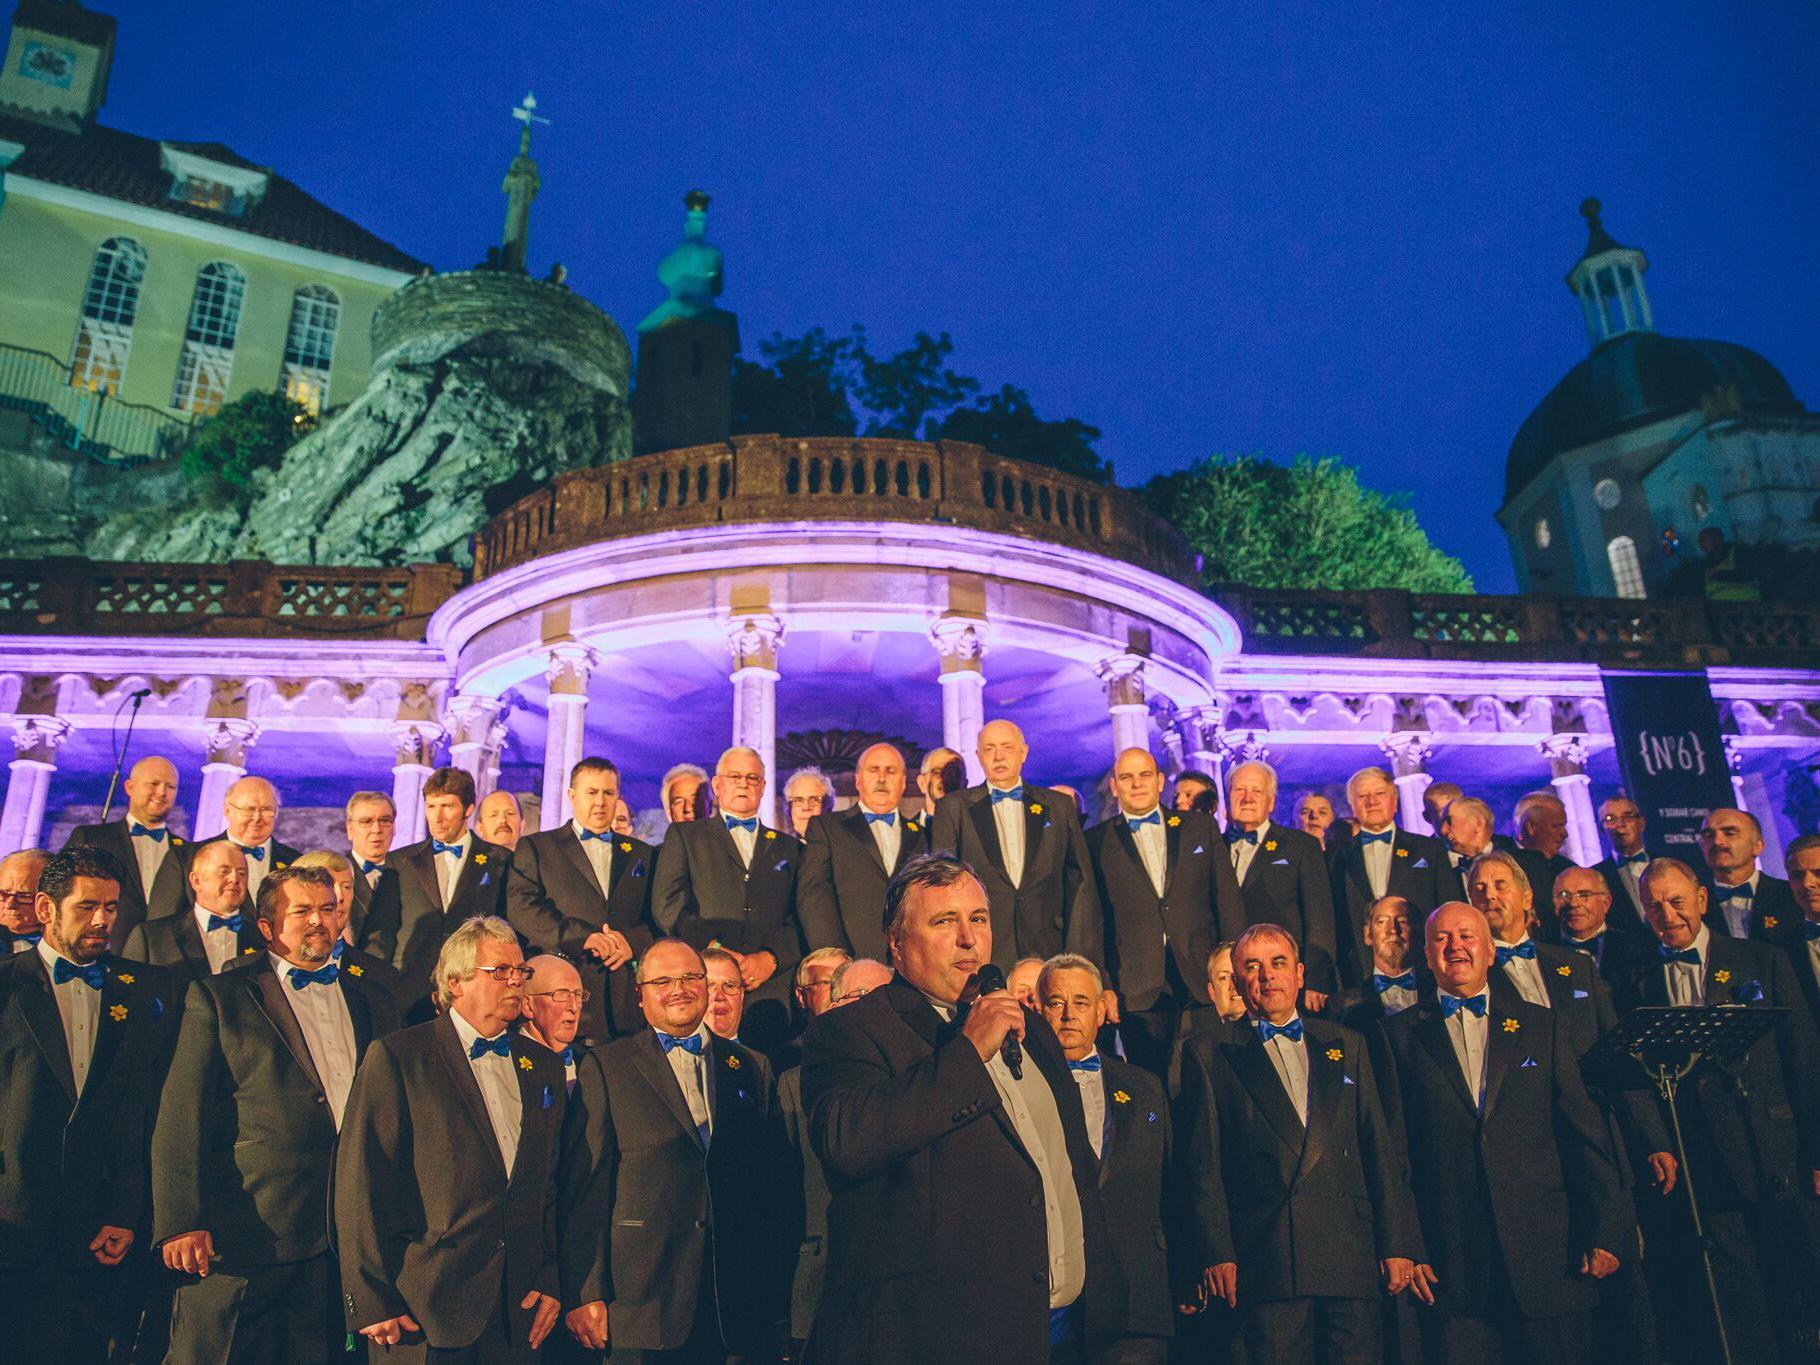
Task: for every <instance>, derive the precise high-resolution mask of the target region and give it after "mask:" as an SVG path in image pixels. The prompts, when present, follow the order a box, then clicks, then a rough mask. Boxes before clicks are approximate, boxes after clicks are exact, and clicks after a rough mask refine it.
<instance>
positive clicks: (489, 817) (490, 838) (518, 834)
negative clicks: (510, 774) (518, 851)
mask: <svg viewBox="0 0 1820 1365" xmlns="http://www.w3.org/2000/svg"><path fill="white" fill-rule="evenodd" d="M474 832H475V833H476V834H478V835H479V836H480V837H481V838H483V839H485V840H486V841H487V842H488V843H489V844H498V845H499V846H500V847H501V848H514V849H515V848H517V847H518V841H519V840H520V839H522V838H523V837H524V832H525V817H524V812H523V811H522V810H520V809H519V806H518V798H517V797H516V796H514V795H512V793H511V792H507V791H495V792H488V793H487V794H486V795H485V796H484V797H482V798H481V801H480V804H479V805H478V806H477V807H475V809H474Z"/></svg>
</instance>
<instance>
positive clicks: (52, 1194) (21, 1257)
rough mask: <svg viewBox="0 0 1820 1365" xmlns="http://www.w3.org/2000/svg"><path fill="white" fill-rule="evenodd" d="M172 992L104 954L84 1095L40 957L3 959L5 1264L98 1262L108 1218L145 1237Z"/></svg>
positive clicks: (0, 1228)
mask: <svg viewBox="0 0 1820 1365" xmlns="http://www.w3.org/2000/svg"><path fill="white" fill-rule="evenodd" d="M83 989H86V988H83ZM171 992H172V982H171V978H170V975H169V973H167V972H164V971H162V970H160V969H159V968H157V967H153V966H150V965H149V964H146V963H143V962H134V961H132V960H131V959H128V958H111V959H109V960H108V963H107V976H106V979H105V981H104V982H103V984H102V988H101V1002H100V1003H101V1008H100V1012H99V1015H98V1017H97V1031H96V1034H95V1046H94V1052H93V1053H92V1054H91V1056H90V1059H89V1070H88V1079H87V1080H86V1082H85V1083H84V1084H83V1087H82V1094H81V1096H80V1097H78V1096H77V1094H76V1082H75V1073H74V1071H73V1070H72V1068H71V1066H70V1055H69V1049H68V1047H67V1046H66V1045H65V1043H64V1040H63V1020H62V1016H61V1015H60V1014H59V1012H58V1010H57V1000H56V997H55V995H54V994H53V993H52V987H51V975H50V972H49V971H48V970H46V968H45V965H44V959H43V958H42V957H40V956H39V954H38V953H37V952H36V951H35V950H34V951H32V952H29V953H18V954H16V955H14V956H12V957H8V958H5V959H0V1266H4V1267H9V1268H23V1267H26V1266H32V1265H36V1264H37V1263H38V1262H39V1261H40V1260H42V1259H43V1258H44V1257H46V1256H55V1257H57V1258H59V1259H60V1260H61V1261H63V1262H64V1263H65V1264H67V1265H70V1266H88V1267H91V1268H92V1267H93V1266H94V1264H95V1259H94V1255H93V1253H91V1252H90V1251H89V1249H88V1244H89V1242H90V1241H91V1240H92V1239H93V1238H94V1236H95V1234H96V1233H97V1232H99V1231H100V1230H101V1229H102V1227H103V1226H112V1227H122V1228H133V1229H135V1230H136V1231H137V1232H139V1233H141V1234H143V1231H144V1227H145V1222H146V1220H145V1211H146V1167H147V1163H148V1146H149V1138H150V1115H151V1112H152V1107H153V1106H154V1105H155V1104H156V1102H157V1094H158V1084H159V1081H160V1079H161V1078H162V1076H163V1068H164V1062H165V1059H166V1058H167V1057H168V1055H169V1043H170V1033H171V1030H172V1028H173V1027H174V1026H175V1024H176V1021H177V1002H176V1000H175V999H174V998H173V997H172V993H171ZM71 1311H72V1312H74V1311H99V1310H98V1308H97V1307H96V1305H94V1304H89V1305H87V1306H86V1309H84V1308H79V1307H78V1306H76V1305H72V1306H71ZM13 1349H20V1350H28V1349H29V1347H26V1346H23V1345H21V1344H19V1343H14V1347H13Z"/></svg>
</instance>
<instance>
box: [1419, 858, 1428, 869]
mask: <svg viewBox="0 0 1820 1365" xmlns="http://www.w3.org/2000/svg"><path fill="white" fill-rule="evenodd" d="M1416 866H1417V867H1427V866H1428V859H1426V858H1417V859H1416Z"/></svg>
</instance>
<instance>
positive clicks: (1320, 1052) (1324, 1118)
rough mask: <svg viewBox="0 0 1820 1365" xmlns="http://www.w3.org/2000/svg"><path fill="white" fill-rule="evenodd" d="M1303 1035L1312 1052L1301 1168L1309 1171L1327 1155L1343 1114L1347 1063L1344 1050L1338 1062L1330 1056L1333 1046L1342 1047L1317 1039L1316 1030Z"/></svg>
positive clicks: (1309, 1055)
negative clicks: (1330, 1137) (1336, 1123)
mask: <svg viewBox="0 0 1820 1365" xmlns="http://www.w3.org/2000/svg"><path fill="white" fill-rule="evenodd" d="M1303 1036H1304V1039H1305V1045H1306V1047H1307V1049H1308V1140H1307V1141H1306V1142H1305V1143H1303V1144H1302V1164H1301V1167H1300V1168H1299V1169H1300V1170H1301V1171H1303V1172H1306V1171H1309V1170H1311V1169H1313V1167H1314V1165H1315V1163H1316V1162H1317V1161H1319V1160H1320V1159H1321V1158H1322V1157H1323V1156H1325V1155H1326V1153H1327V1137H1328V1134H1329V1133H1330V1132H1332V1131H1333V1126H1334V1121H1335V1117H1336V1116H1337V1114H1338V1113H1339V1108H1340V1086H1341V1084H1342V1082H1341V1080H1340V1077H1341V1076H1342V1075H1343V1074H1344V1071H1343V1068H1344V1067H1345V1065H1346V1062H1345V1054H1344V1051H1343V1050H1342V1053H1341V1060H1340V1061H1337V1062H1336V1061H1334V1060H1333V1059H1332V1058H1330V1057H1328V1055H1327V1049H1328V1048H1329V1047H1336V1046H1341V1044H1339V1043H1337V1042H1329V1041H1328V1040H1326V1039H1323V1038H1317V1037H1315V1035H1314V1032H1313V1031H1312V1030H1310V1031H1309V1032H1307V1033H1306V1034H1304V1035H1303Z"/></svg>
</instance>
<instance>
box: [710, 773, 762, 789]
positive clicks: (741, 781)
mask: <svg viewBox="0 0 1820 1365" xmlns="http://www.w3.org/2000/svg"><path fill="white" fill-rule="evenodd" d="M716 776H717V777H719V778H720V780H721V781H722V782H725V783H726V784H727V785H728V786H730V787H762V786H764V785H765V775H764V774H763V773H717V774H716Z"/></svg>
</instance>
